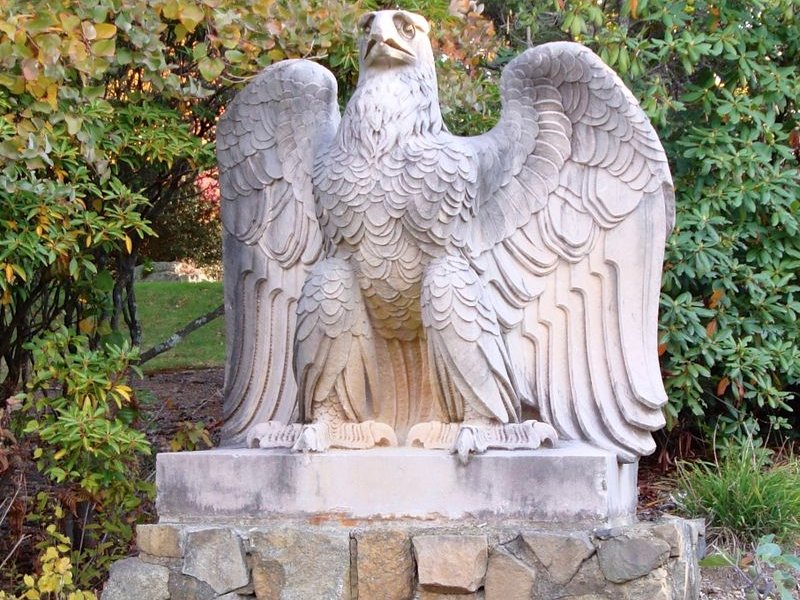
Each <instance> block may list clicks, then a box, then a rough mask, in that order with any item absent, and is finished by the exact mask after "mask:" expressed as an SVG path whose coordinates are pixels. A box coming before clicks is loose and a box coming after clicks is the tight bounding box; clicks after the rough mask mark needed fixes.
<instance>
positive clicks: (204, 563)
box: [183, 528, 250, 594]
mask: <svg viewBox="0 0 800 600" xmlns="http://www.w3.org/2000/svg"><path fill="white" fill-rule="evenodd" d="M183 573H184V574H185V575H191V576H193V577H196V578H197V579H199V580H201V581H205V582H206V583H208V585H210V586H211V587H212V588H214V591H215V592H217V594H225V593H227V592H231V591H233V590H235V589H237V588H240V587H242V586H245V585H247V584H248V583H249V581H250V577H249V574H248V572H247V566H246V565H245V556H244V550H243V549H242V542H241V540H240V539H239V536H238V535H236V533H235V532H234V531H232V530H230V529H224V528H212V529H201V530H199V531H190V532H188V533H187V534H186V554H185V557H184V563H183Z"/></svg>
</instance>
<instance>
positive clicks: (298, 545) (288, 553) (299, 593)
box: [249, 527, 350, 600]
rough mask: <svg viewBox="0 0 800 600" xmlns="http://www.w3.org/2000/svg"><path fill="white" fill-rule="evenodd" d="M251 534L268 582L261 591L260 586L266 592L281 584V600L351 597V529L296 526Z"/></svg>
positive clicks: (256, 558) (262, 576)
mask: <svg viewBox="0 0 800 600" xmlns="http://www.w3.org/2000/svg"><path fill="white" fill-rule="evenodd" d="M249 535H250V547H251V550H252V553H253V560H254V562H253V564H254V567H255V566H258V565H261V566H260V568H261V569H263V571H260V574H259V577H260V581H261V582H263V584H264V585H263V586H262V587H259V588H257V589H256V593H257V594H258V591H259V589H260V590H262V594H263V593H264V590H274V589H276V587H279V588H280V596H279V597H280V599H281V600H309V599H311V598H313V599H314V600H349V598H350V535H349V532H348V531H346V530H340V531H326V530H321V529H318V528H307V529H304V528H299V527H292V528H286V529H273V530H258V529H257V530H252V531H251V532H250V534H249ZM275 563H277V564H278V565H279V566H280V567H281V569H278V567H277V566H276V565H275ZM260 585H261V584H260ZM257 597H258V598H259V599H261V598H270V596H262V595H258V596H257ZM271 597H272V598H277V597H278V596H271Z"/></svg>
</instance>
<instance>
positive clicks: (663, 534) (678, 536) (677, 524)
mask: <svg viewBox="0 0 800 600" xmlns="http://www.w3.org/2000/svg"><path fill="white" fill-rule="evenodd" d="M650 533H651V534H652V535H653V536H654V537H657V538H658V539H660V540H664V541H665V542H667V543H668V544H669V555H670V557H673V558H675V557H680V556H681V555H682V550H683V546H684V542H683V538H684V536H685V535H686V534H687V533H688V531H687V525H686V523H685V522H683V521H678V520H670V521H665V522H663V523H658V524H656V525H653V526H652V527H650Z"/></svg>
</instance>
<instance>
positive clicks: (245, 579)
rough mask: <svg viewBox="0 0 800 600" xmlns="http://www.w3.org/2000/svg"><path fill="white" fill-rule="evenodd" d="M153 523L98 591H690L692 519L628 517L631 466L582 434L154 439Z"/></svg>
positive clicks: (230, 596)
mask: <svg viewBox="0 0 800 600" xmlns="http://www.w3.org/2000/svg"><path fill="white" fill-rule="evenodd" d="M157 490H158V503H157V504H158V511H159V523H158V524H154V525H143V526H140V527H139V528H138V530H137V540H138V546H139V552H140V553H139V556H138V557H136V558H131V559H126V560H124V561H120V562H119V563H117V564H116V565H114V567H112V571H111V577H110V579H109V582H108V584H107V585H106V588H105V589H104V592H103V596H102V599H103V600H205V599H209V600H210V599H225V600H236V599H238V600H245V599H254V598H255V599H257V600H264V599H276V600H278V599H280V600H455V599H461V600H465V599H476V600H477V599H484V600H492V599H494V600H517V599H519V600H533V599H536V600H539V599H541V600H551V599H552V600H555V599H557V598H575V599H578V598H580V599H582V600H590V599H591V600H601V599H606V600H612V599H613V600H617V599H622V600H641V599H645V598H646V599H647V600H677V599H681V600H690V599H692V598H696V597H697V589H698V568H697V553H698V548H701V547H702V523H696V522H692V521H686V520H682V519H667V520H663V521H660V522H654V523H639V522H636V520H635V516H634V512H635V505H636V466H635V465H628V466H619V465H617V463H616V461H615V460H613V457H612V456H611V455H609V454H607V453H604V452H602V451H598V450H596V449H592V448H590V447H587V446H585V445H582V444H560V445H559V448H557V449H548V450H539V451H536V452H488V453H486V454H484V455H480V456H476V457H473V458H471V459H470V461H469V462H468V463H467V464H466V465H462V464H461V463H460V462H459V461H458V459H457V458H456V457H454V456H451V455H448V454H446V453H443V452H436V451H425V450H416V449H377V450H370V451H353V452H330V453H326V454H314V455H306V456H304V455H298V454H291V453H288V452H284V451H266V450H231V449H223V450H213V451H208V452H191V453H178V454H161V455H159V457H158V470H157Z"/></svg>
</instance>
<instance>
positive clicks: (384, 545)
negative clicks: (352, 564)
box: [355, 531, 414, 600]
mask: <svg viewBox="0 0 800 600" xmlns="http://www.w3.org/2000/svg"><path fill="white" fill-rule="evenodd" d="M355 538H356V569H357V570H356V573H357V581H358V596H359V598H367V599H369V598H375V599H378V598H387V599H388V598H391V599H392V600H407V599H408V598H412V597H413V595H414V558H413V556H412V552H411V538H410V537H409V535H408V533H407V532H405V531H358V532H356V534H355Z"/></svg>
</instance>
